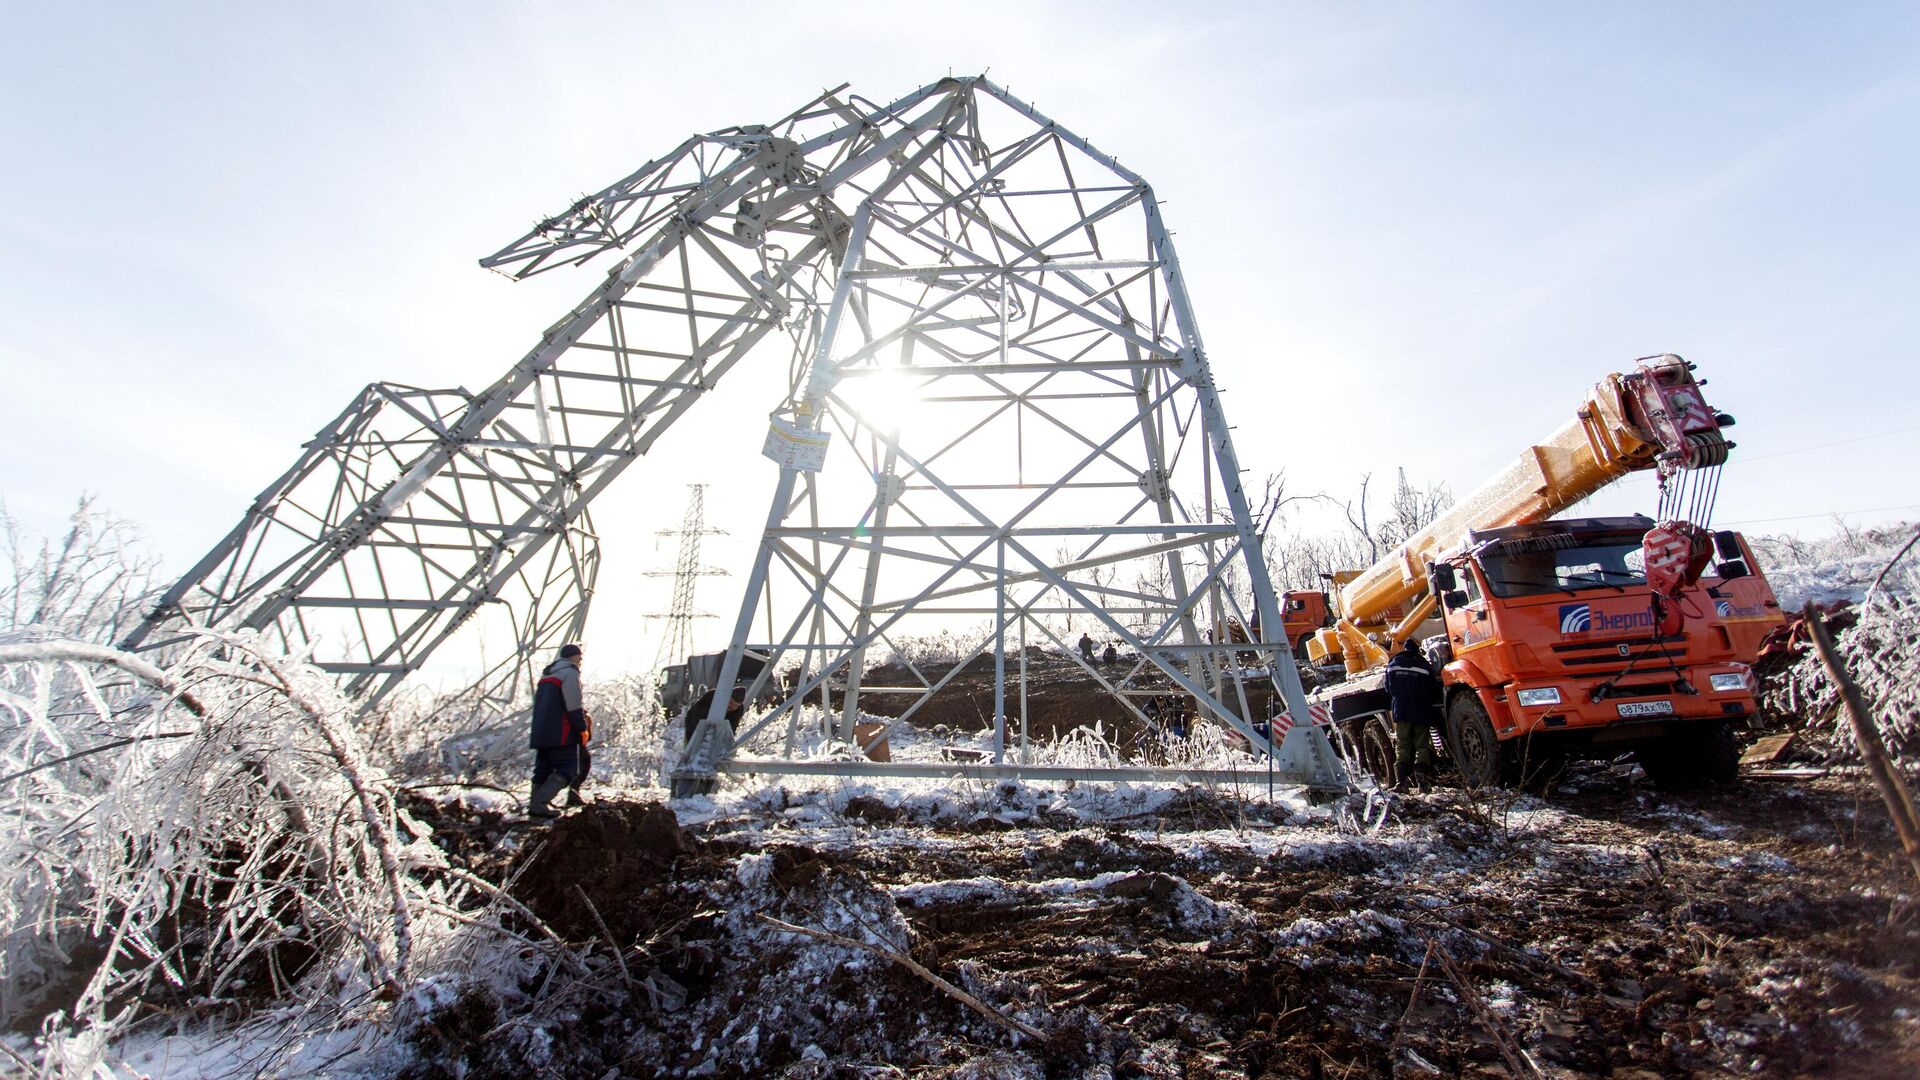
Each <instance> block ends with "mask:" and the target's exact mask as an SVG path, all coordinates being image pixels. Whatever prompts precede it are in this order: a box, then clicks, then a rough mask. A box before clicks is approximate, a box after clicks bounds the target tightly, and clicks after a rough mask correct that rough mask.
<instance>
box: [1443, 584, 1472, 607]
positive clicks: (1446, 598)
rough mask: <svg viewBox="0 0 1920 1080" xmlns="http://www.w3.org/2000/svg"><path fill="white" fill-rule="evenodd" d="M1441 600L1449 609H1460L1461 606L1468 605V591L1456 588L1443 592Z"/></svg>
mask: <svg viewBox="0 0 1920 1080" xmlns="http://www.w3.org/2000/svg"><path fill="white" fill-rule="evenodd" d="M1440 602H1441V603H1443V604H1445V605H1447V610H1448V611H1458V610H1460V609H1461V608H1463V607H1466V606H1467V594H1466V591H1465V590H1462V589H1454V590H1452V591H1450V592H1445V593H1441V594H1440Z"/></svg>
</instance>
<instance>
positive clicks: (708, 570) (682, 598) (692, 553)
mask: <svg viewBox="0 0 1920 1080" xmlns="http://www.w3.org/2000/svg"><path fill="white" fill-rule="evenodd" d="M660 535H662V536H678V537H679V538H680V547H679V553H678V554H677V555H676V556H675V558H674V560H673V602H672V603H671V604H669V605H668V607H667V613H666V615H665V616H663V617H664V618H665V619H666V620H667V625H666V628H665V633H664V636H663V637H662V638H661V641H660V651H659V653H658V654H656V655H655V656H654V660H653V666H654V670H656V671H657V670H659V669H660V668H663V667H665V666H667V665H668V664H683V663H685V662H686V660H687V654H688V653H689V652H692V651H693V621H694V620H695V619H707V618H712V616H710V615H705V614H702V613H700V612H697V611H695V610H694V607H693V593H694V588H695V587H696V586H697V585H699V584H700V579H701V578H703V577H724V576H726V573H727V572H726V571H725V570H719V569H715V568H713V567H710V566H701V565H700V541H701V538H702V537H706V536H724V535H725V532H724V531H723V530H721V529H715V528H710V527H709V526H708V525H707V486H706V485H705V484H688V485H687V513H686V516H685V517H683V518H682V519H681V521H680V527H679V528H678V529H662V530H661V531H660ZM648 576H649V577H654V576H658V575H654V574H649V575H648Z"/></svg>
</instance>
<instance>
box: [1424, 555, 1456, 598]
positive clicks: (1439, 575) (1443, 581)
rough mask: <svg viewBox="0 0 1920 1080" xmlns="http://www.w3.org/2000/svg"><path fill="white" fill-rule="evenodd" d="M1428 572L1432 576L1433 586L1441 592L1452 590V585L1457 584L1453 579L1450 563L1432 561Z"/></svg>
mask: <svg viewBox="0 0 1920 1080" xmlns="http://www.w3.org/2000/svg"><path fill="white" fill-rule="evenodd" d="M1429 573H1430V574H1431V575H1432V577H1433V587H1434V588H1436V589H1439V590H1440V591H1441V592H1443V593H1445V592H1452V591H1453V588H1454V586H1455V585H1457V584H1459V582H1457V581H1456V580H1455V579H1454V576H1453V566H1452V564H1450V563H1434V564H1433V568H1432V569H1431V570H1430V571H1429ZM1449 606H1451V605H1449Z"/></svg>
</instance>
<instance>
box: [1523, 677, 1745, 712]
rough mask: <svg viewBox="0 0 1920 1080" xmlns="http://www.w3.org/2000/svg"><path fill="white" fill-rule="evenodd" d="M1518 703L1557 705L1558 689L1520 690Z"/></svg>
mask: <svg viewBox="0 0 1920 1080" xmlns="http://www.w3.org/2000/svg"><path fill="white" fill-rule="evenodd" d="M1716 677H1717V676H1716ZM1520 704H1522V705H1558V704H1560V691H1559V690H1558V689H1557V688H1555V687H1552V686H1548V687H1543V688H1541V689H1539V690H1522V691H1520Z"/></svg>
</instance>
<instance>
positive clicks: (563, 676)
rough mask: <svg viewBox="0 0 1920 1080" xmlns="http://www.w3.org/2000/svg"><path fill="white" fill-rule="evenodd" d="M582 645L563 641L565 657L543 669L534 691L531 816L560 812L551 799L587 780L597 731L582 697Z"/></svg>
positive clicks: (537, 816)
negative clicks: (584, 762) (584, 760)
mask: <svg viewBox="0 0 1920 1080" xmlns="http://www.w3.org/2000/svg"><path fill="white" fill-rule="evenodd" d="M580 660H581V656H580V646H578V645H562V646H560V658H559V659H558V660H555V661H554V662H553V663H551V664H548V665H547V667H546V670H545V671H542V672H541V673H540V682H539V684H538V685H537V686H535V687H534V691H533V732H532V734H531V736H530V737H529V738H528V739H527V746H528V747H530V748H531V749H532V750H533V798H532V800H531V801H530V802H529V803H528V804H527V816H528V817H535V818H550V817H557V816H559V812H558V811H556V810H553V809H552V808H551V807H550V806H549V804H550V803H552V802H553V797H554V796H555V795H558V794H560V792H561V790H562V789H563V788H570V787H573V786H574V785H576V784H578V783H579V782H580V781H581V780H583V779H585V778H586V776H585V773H584V771H583V770H582V769H581V767H580V766H581V756H582V752H583V751H584V749H585V747H586V744H587V740H588V738H589V737H590V736H591V734H592V731H593V721H592V720H591V719H589V718H588V716H587V710H586V708H585V706H584V705H582V704H581V699H580Z"/></svg>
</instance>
